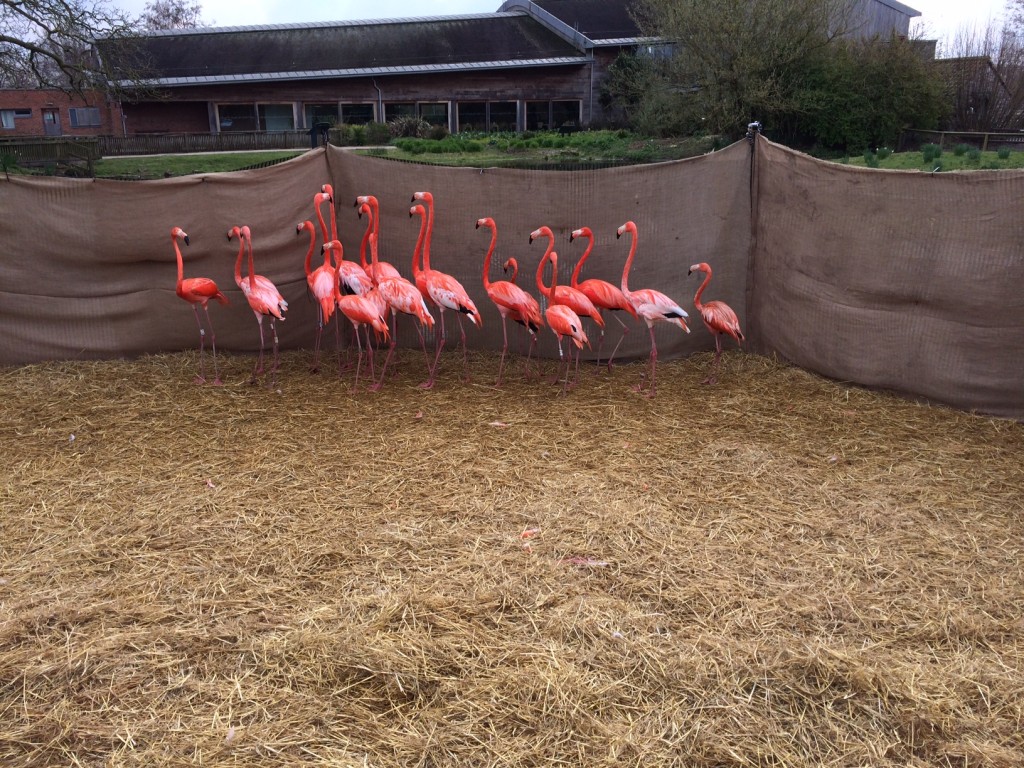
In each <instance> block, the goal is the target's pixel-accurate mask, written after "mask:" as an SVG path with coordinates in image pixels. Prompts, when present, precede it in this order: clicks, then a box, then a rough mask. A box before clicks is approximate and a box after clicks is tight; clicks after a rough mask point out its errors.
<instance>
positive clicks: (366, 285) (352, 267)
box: [313, 184, 373, 294]
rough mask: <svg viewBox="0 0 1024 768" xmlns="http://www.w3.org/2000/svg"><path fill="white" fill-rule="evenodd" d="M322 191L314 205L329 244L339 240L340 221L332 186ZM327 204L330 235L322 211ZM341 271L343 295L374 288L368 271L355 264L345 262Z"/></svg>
mask: <svg viewBox="0 0 1024 768" xmlns="http://www.w3.org/2000/svg"><path fill="white" fill-rule="evenodd" d="M320 190H321V191H320V193H319V194H317V195H314V196H313V205H314V207H315V208H316V215H317V218H318V219H319V220H320V232H321V235H322V239H323V242H325V243H327V242H330V241H331V240H337V239H338V219H337V216H336V214H335V210H334V188H333V187H331V185H330V184H324V185H323V186H322V187H321V188H320ZM325 202H329V203H330V204H331V231H330V234H328V232H327V226H326V224H325V223H324V217H323V213H322V211H321V210H320V206H322V205H323V204H324V203H325ZM336 269H337V267H336ZM340 269H341V272H340V273H339V275H338V279H339V280H340V281H341V291H342V293H356V294H363V293H366V292H368V291H369V290H370V289H371V288H373V281H372V280H370V276H369V275H367V274H366V270H364V269H363V268H362V267H360V266H359V265H358V264H356V263H355V262H352V261H343V262H342V266H341V267H340Z"/></svg>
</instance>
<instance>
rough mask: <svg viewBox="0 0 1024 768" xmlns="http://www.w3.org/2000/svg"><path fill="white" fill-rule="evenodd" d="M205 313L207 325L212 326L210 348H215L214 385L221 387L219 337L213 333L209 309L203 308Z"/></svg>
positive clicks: (211, 328)
mask: <svg viewBox="0 0 1024 768" xmlns="http://www.w3.org/2000/svg"><path fill="white" fill-rule="evenodd" d="M203 312H205V313H206V324H207V325H208V326H210V346H211V347H212V348H213V384H214V386H217V387H219V386H221V385H222V384H223V383H224V382H222V381H221V380H220V368H218V367H217V335H216V334H215V333H214V332H213V322H212V321H211V320H210V310H209V308H208V307H203Z"/></svg>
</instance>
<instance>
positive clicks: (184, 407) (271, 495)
mask: <svg viewBox="0 0 1024 768" xmlns="http://www.w3.org/2000/svg"><path fill="white" fill-rule="evenodd" d="M418 354H419V353H418V352H407V353H403V358H402V363H401V366H400V371H399V374H398V376H397V377H396V378H394V379H392V380H390V381H388V382H386V383H385V386H384V389H383V390H382V391H381V392H379V393H376V394H373V393H361V394H359V395H357V396H354V397H353V396H352V395H350V394H349V392H348V390H347V382H346V383H342V382H340V381H339V380H338V379H337V378H336V377H335V376H333V375H328V374H323V373H321V374H318V375H313V374H310V373H309V372H308V359H309V356H308V353H307V352H301V351H300V352H290V353H288V354H287V355H285V357H284V361H283V365H282V369H281V374H280V393H278V392H274V391H270V390H268V389H266V388H263V387H252V386H249V385H248V384H247V383H246V381H247V378H248V374H249V369H250V366H251V365H252V358H251V357H247V356H244V355H227V356H224V358H223V365H224V373H225V382H226V384H225V386H224V387H221V388H213V387H199V386H195V385H193V384H192V375H193V372H194V370H195V366H196V355H195V353H191V354H190V353H183V354H174V355H160V356H152V357H147V358H143V359H140V360H137V361H132V362H128V361H109V362H89V363H48V364H43V365H35V366H27V367H20V368H14V369H5V370H3V371H0V414H2V419H0V442H2V444H3V445H4V446H5V447H6V449H5V458H4V462H5V464H6V468H5V470H4V472H3V480H2V488H3V493H2V498H0V764H2V765H4V766H8V767H9V766H36V765H47V766H48V765H62V766H69V765H90V766H100V765H103V766H121V765H143V766H164V765H204V766H226V765H237V766H271V765H288V764H297V763H309V764H315V765H332V766H350V765H351V766H363V765H367V766H403V767H407V766H540V765H566V766H588V767H590V766H613V765H614V766H623V765H637V766H654V765H679V766H707V767H711V766H781V765H785V766H790V767H791V768H800V767H803V766H807V767H810V766H816V767H817V766H945V765H949V766H1000V767H1001V766H1007V767H1009V766H1019V765H1022V764H1024V735H1022V734H1024V723H1022V714H1024V624H1022V618H1021V617H1022V613H1024V578H1022V563H1024V520H1022V505H1024V469H1022V457H1024V428H1022V425H1021V424H1019V423H1014V422H1008V421H1000V420H995V419H988V418H983V417H979V416H975V415H971V414H967V413H962V412H957V411H952V410H949V409H946V408H943V407H938V406H929V405H923V404H917V403H913V402H909V401H907V400H902V399H898V398H894V397H891V396H889V395H886V394H882V393H875V392H869V391H865V390H863V389H858V388H856V387H849V386H844V385H842V384H839V383H836V382H831V381H826V380H823V379H820V378H818V377H816V376H814V375H811V374H809V373H807V372H803V371H800V370H797V369H794V368H792V367H788V366H786V365H784V364H782V363H780V362H777V361H773V360H770V359H766V358H763V357H757V356H753V355H746V354H743V353H738V352H736V353H732V354H728V355H726V357H725V358H724V367H723V372H722V377H721V381H720V383H719V384H718V385H717V386H714V387H705V386H701V384H700V381H701V379H702V378H703V376H704V373H705V370H706V366H707V364H708V363H709V362H710V356H709V355H707V354H701V355H697V356H694V357H692V358H689V359H687V360H681V361H677V362H671V363H665V364H663V365H662V366H661V367H660V368H659V390H658V396H657V397H656V398H654V399H651V400H648V399H645V398H642V397H639V396H637V395H636V394H634V393H632V392H631V391H630V386H631V385H632V384H634V383H635V382H636V380H637V377H638V376H639V372H640V370H641V368H642V366H641V365H624V366H621V367H617V368H616V369H615V370H614V371H613V372H612V373H611V374H608V373H602V374H599V375H595V374H594V373H593V371H592V370H591V369H588V370H587V371H586V372H585V374H586V375H585V376H584V377H583V381H582V382H581V384H580V386H579V387H578V389H576V390H575V391H572V392H570V393H569V394H568V395H567V396H565V397H560V396H556V393H557V388H556V387H552V386H550V385H548V384H542V383H539V382H529V383H527V382H523V381H522V379H521V378H520V377H519V375H518V371H515V372H514V373H513V375H512V376H511V377H510V381H509V383H508V384H507V385H506V386H505V388H504V389H503V390H501V391H496V390H495V389H493V388H491V387H489V386H488V384H489V383H490V382H491V381H493V377H494V375H495V373H496V370H497V358H496V356H491V355H489V354H484V353H477V354H474V355H472V358H471V366H472V371H473V381H472V382H470V383H467V384H464V383H460V382H459V381H458V378H457V375H456V374H457V372H458V371H457V368H456V367H455V366H454V360H448V361H446V362H447V363H448V367H447V368H446V369H445V370H444V371H443V372H442V374H441V380H440V382H439V384H438V387H437V388H436V389H435V390H434V391H431V392H426V391H423V390H420V389H417V388H416V386H415V384H416V383H417V382H418V381H419V380H420V379H421V378H422V372H423V366H422V359H420V358H418V357H417V355H418ZM549 365H550V364H549Z"/></svg>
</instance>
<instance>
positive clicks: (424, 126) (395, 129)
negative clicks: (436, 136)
mask: <svg viewBox="0 0 1024 768" xmlns="http://www.w3.org/2000/svg"><path fill="white" fill-rule="evenodd" d="M388 132H389V133H390V134H391V136H392V137H393V138H401V137H412V138H418V139H422V138H425V137H426V136H427V135H428V134H429V133H430V123H428V122H427V121H426V120H424V119H423V118H421V117H416V116H415V115H402V116H401V117H395V118H392V119H391V120H388Z"/></svg>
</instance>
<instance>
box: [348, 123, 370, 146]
mask: <svg viewBox="0 0 1024 768" xmlns="http://www.w3.org/2000/svg"><path fill="white" fill-rule="evenodd" d="M349 136H350V137H351V139H350V140H351V142H352V144H353V145H355V146H357V147H362V146H364V145H365V144H366V126H365V125H353V126H350V128H349Z"/></svg>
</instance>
